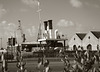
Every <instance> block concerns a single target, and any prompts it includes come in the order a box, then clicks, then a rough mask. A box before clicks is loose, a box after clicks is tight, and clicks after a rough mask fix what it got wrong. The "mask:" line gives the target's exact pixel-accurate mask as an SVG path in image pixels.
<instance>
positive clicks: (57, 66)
mask: <svg viewBox="0 0 100 72" xmlns="http://www.w3.org/2000/svg"><path fill="white" fill-rule="evenodd" d="M25 61H26V65H25V67H26V69H27V70H28V72H38V70H37V68H36V67H37V61H36V60H34V59H33V60H32V59H30V60H25ZM16 64H17V63H16V62H13V63H8V70H9V71H10V72H16V71H17V70H18V68H17V67H16ZM1 67H2V65H1V63H0V72H1ZM50 67H51V70H52V72H62V71H63V68H64V64H63V62H61V61H59V60H58V61H57V60H56V61H54V60H53V61H52V60H50ZM43 69H44V67H43V65H42V66H41V72H42V71H43Z"/></svg>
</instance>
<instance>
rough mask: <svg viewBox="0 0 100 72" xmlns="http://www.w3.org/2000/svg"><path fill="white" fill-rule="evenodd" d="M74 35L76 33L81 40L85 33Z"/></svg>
mask: <svg viewBox="0 0 100 72" xmlns="http://www.w3.org/2000/svg"><path fill="white" fill-rule="evenodd" d="M76 35H77V36H78V37H79V38H80V39H81V40H83V39H84V37H85V36H86V33H76Z"/></svg>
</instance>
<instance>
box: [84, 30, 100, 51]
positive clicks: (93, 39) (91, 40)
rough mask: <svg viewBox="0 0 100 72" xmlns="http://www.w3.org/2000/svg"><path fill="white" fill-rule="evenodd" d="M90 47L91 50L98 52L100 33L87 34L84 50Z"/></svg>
mask: <svg viewBox="0 0 100 72" xmlns="http://www.w3.org/2000/svg"><path fill="white" fill-rule="evenodd" d="M88 46H90V47H91V50H97V46H100V31H90V32H89V33H87V35H86V36H85V37H84V39H83V48H84V49H85V50H86V49H87V47H88ZM99 49H100V48H99Z"/></svg>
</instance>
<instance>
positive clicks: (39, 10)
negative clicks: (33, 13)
mask: <svg viewBox="0 0 100 72" xmlns="http://www.w3.org/2000/svg"><path fill="white" fill-rule="evenodd" d="M37 12H38V16H39V32H38V38H37V40H38V39H40V38H43V37H42V25H41V14H40V12H41V9H40V2H39V0H38V11H37Z"/></svg>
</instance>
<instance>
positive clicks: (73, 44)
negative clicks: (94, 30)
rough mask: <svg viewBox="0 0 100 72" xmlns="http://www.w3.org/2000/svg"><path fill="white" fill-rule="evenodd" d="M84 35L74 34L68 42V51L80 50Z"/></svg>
mask: <svg viewBox="0 0 100 72" xmlns="http://www.w3.org/2000/svg"><path fill="white" fill-rule="evenodd" d="M85 35H86V33H76V34H75V35H74V36H73V37H72V38H71V39H70V41H69V42H68V45H69V50H75V48H77V49H80V48H81V47H83V38H84V37H85Z"/></svg>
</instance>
